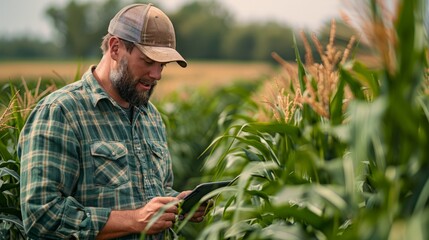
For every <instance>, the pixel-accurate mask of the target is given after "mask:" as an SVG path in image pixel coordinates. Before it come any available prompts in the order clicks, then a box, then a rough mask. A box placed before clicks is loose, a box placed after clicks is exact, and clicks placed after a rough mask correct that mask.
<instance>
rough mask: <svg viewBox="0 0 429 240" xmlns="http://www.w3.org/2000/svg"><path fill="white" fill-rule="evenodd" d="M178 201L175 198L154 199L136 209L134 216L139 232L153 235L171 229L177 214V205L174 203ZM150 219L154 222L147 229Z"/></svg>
mask: <svg viewBox="0 0 429 240" xmlns="http://www.w3.org/2000/svg"><path fill="white" fill-rule="evenodd" d="M178 200H179V199H178V198H175V197H156V198H153V199H152V200H150V201H149V202H148V203H147V204H146V205H145V206H144V207H142V208H140V209H137V210H136V212H135V214H136V219H137V222H139V223H140V224H141V226H140V230H141V231H145V232H146V234H155V233H159V232H161V231H163V230H165V229H167V228H170V227H172V226H173V224H174V221H175V220H176V215H177V213H178V209H177V205H176V204H174V202H176V203H177V202H178ZM159 214H161V215H159ZM152 219H156V220H155V222H154V223H153V224H152V225H151V226H150V227H149V228H148V229H147V226H148V225H149V223H150V222H151V221H152Z"/></svg>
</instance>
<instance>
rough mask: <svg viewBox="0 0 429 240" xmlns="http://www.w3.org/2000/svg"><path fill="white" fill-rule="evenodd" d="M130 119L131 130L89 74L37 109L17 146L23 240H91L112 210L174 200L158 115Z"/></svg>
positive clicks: (146, 111) (150, 112)
mask: <svg viewBox="0 0 429 240" xmlns="http://www.w3.org/2000/svg"><path fill="white" fill-rule="evenodd" d="M133 112H134V113H133V114H134V115H133V118H132V122H130V120H129V117H128V116H127V114H126V112H125V111H124V110H123V109H122V108H121V107H120V106H119V105H118V104H117V103H116V102H115V101H114V100H113V99H111V98H110V97H109V96H108V95H107V94H106V92H104V90H103V89H102V88H101V87H100V85H99V84H98V82H97V80H96V79H95V78H94V76H93V74H92V69H90V70H89V71H87V72H86V73H85V74H84V75H83V77H82V80H80V81H78V82H75V83H73V84H70V85H67V86H65V87H64V88H62V89H59V90H57V91H56V92H54V93H52V94H50V95H49V96H47V97H46V98H44V99H43V100H41V101H40V102H39V103H38V105H37V106H36V107H35V109H34V110H33V111H32V113H31V115H30V116H29V118H28V120H27V123H26V125H25V127H24V128H23V130H22V132H21V135H20V140H19V146H18V154H19V157H20V159H21V183H20V184H21V211H22V216H23V222H24V226H25V230H26V232H27V234H28V237H30V238H36V239H68V238H77V239H94V238H95V236H96V235H97V234H98V233H99V231H100V230H101V229H102V228H103V227H104V225H105V223H106V222H107V219H108V217H109V214H110V212H111V210H125V209H137V208H140V207H142V206H143V205H145V204H146V203H147V202H148V201H149V200H150V199H152V198H153V197H156V196H173V195H177V192H175V191H174V190H173V189H172V184H173V174H172V165H171V158H170V153H169V151H168V148H167V140H166V132H165V126H164V124H163V122H162V119H161V116H160V114H159V112H158V111H157V110H156V108H155V107H154V106H153V105H152V104H151V103H149V104H148V105H146V106H141V107H134V111H133ZM162 235H163V234H158V236H150V237H149V238H152V239H157V238H158V237H161V238H162ZM124 238H125V239H139V235H138V234H135V235H129V236H126V237H124Z"/></svg>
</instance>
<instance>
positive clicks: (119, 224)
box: [97, 197, 179, 239]
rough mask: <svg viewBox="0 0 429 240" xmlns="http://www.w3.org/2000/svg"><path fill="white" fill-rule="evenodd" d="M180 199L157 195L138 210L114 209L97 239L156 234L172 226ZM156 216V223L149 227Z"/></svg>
mask: <svg viewBox="0 0 429 240" xmlns="http://www.w3.org/2000/svg"><path fill="white" fill-rule="evenodd" d="M178 201H179V199H178V198H175V197H156V198H153V199H152V200H150V201H149V202H148V203H147V204H146V205H145V206H144V207H142V208H139V209H136V210H113V211H112V212H111V213H110V216H109V219H108V220H107V223H106V225H105V226H104V227H103V229H102V230H101V232H100V233H99V234H98V236H97V239H110V238H117V237H121V236H126V235H128V234H131V233H141V232H145V233H146V234H156V233H159V232H161V231H163V230H165V229H167V228H169V227H172V226H173V224H174V221H175V219H176V215H177V213H178V209H177V203H178ZM164 208H165V209H164ZM158 214H160V215H159V216H158ZM155 218H156V220H154V223H153V224H152V225H151V226H150V227H148V225H149V223H150V222H151V220H152V219H155ZM146 228H147V229H146Z"/></svg>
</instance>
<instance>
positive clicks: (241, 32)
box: [0, 0, 350, 61]
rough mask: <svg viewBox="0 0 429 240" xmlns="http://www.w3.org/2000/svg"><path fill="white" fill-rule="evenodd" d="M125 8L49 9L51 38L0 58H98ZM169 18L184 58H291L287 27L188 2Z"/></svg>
mask: <svg viewBox="0 0 429 240" xmlns="http://www.w3.org/2000/svg"><path fill="white" fill-rule="evenodd" d="M126 2H127V3H131V1H126ZM133 2H135V1H133ZM124 5H125V1H119V0H106V1H101V2H100V1H87V2H82V1H73V0H72V1H70V2H69V3H68V4H66V5H65V6H50V7H49V8H48V9H47V10H46V15H47V16H48V18H49V19H50V21H51V23H52V26H53V27H54V29H55V30H56V37H55V39H54V40H53V41H52V42H43V41H40V40H38V39H34V38H25V37H16V38H12V39H10V38H0V59H3V60H6V59H8V60H9V59H52V58H55V59H59V58H60V59H70V58H93V57H99V56H100V55H101V51H100V49H99V45H100V42H101V38H102V37H103V36H104V35H105V34H106V33H107V27H108V24H109V21H110V19H111V18H112V17H113V16H114V14H115V13H116V12H117V11H118V10H119V9H121V8H122V7H123V6H124ZM155 6H158V7H159V8H161V9H163V6H162V4H158V3H156V2H155ZM167 14H168V15H169V17H170V18H171V20H172V22H173V24H174V26H175V29H176V38H177V42H178V44H177V48H178V50H179V51H180V52H181V53H182V55H183V56H184V57H185V58H187V59H198V60H205V59H210V60H216V59H222V60H225V59H227V60H254V61H265V60H270V59H271V52H273V51H275V52H277V53H279V54H281V55H282V57H284V58H285V59H286V60H294V59H295V55H294V53H293V51H292V49H293V33H294V29H293V28H292V27H290V26H286V25H281V24H278V23H275V22H263V23H248V24H238V23H237V22H236V21H235V19H234V17H233V16H232V14H231V12H229V11H228V9H226V8H225V7H224V6H222V5H221V4H219V3H218V2H216V1H215V0H208V1H189V2H188V3H186V4H185V5H183V6H182V7H181V8H180V9H178V10H176V12H167ZM326 25H329V24H326ZM325 29H326V30H322V31H321V33H320V35H322V36H319V38H322V39H323V38H324V36H328V32H327V31H328V29H329V26H327V27H326V28H325ZM344 29H346V28H344ZM347 29H348V28H347ZM345 33H346V34H345V35H346V36H345V37H344V40H341V39H340V40H339V43H338V44H339V45H341V44H345V42H346V41H347V40H348V36H350V34H349V32H348V30H345ZM296 35H297V36H298V35H299V34H296ZM326 41H327V40H326ZM298 42H300V41H298ZM299 48H300V49H302V48H301V47H299Z"/></svg>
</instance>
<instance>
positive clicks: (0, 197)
mask: <svg viewBox="0 0 429 240" xmlns="http://www.w3.org/2000/svg"><path fill="white" fill-rule="evenodd" d="M41 82H42V81H41V80H39V81H38V82H37V83H36V85H35V86H33V87H31V86H32V85H30V87H29V85H27V83H26V82H23V84H22V85H19V84H16V85H15V84H8V85H5V86H4V87H3V88H2V89H1V92H0V96H2V97H1V98H0V112H1V115H0V239H25V231H24V228H23V224H22V217H21V211H20V202H19V201H20V199H19V195H20V192H19V173H20V161H19V158H18V153H17V143H18V138H19V133H20V131H21V129H22V128H23V126H24V124H25V121H26V118H27V116H28V113H29V111H30V110H31V109H32V108H33V106H34V105H35V104H36V103H37V101H38V100H39V99H40V98H41V97H43V96H44V95H45V94H46V93H48V92H50V91H51V90H52V89H54V88H53V87H52V86H51V87H49V86H48V84H46V83H44V84H43V86H41ZM30 89H31V90H30Z"/></svg>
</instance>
